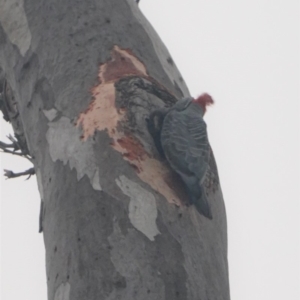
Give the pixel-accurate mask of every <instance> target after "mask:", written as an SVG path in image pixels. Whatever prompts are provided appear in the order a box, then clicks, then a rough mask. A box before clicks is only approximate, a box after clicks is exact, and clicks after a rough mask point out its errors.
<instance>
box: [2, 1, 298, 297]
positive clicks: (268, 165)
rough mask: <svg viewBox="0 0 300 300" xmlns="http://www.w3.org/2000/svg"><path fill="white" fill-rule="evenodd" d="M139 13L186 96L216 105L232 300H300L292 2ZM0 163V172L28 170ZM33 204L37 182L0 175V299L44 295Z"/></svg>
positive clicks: (189, 5) (207, 4)
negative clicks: (151, 28)
mask: <svg viewBox="0 0 300 300" xmlns="http://www.w3.org/2000/svg"><path fill="white" fill-rule="evenodd" d="M140 8H141V10H142V11H143V12H144V14H145V15H146V17H147V18H148V19H149V21H150V22H151V23H152V25H153V26H154V27H155V29H156V30H157V32H158V34H159V35H160V36H161V38H162V40H163V41H164V43H165V44H166V46H167V47H168V49H169V51H170V53H171V55H172V57H173V59H174V61H175V62H176V64H177V66H178V68H179V70H180V72H181V73H182V76H183V78H184V79H185V81H186V83H187V85H188V87H189V90H190V92H191V95H192V96H197V95H199V94H200V93H202V92H208V93H210V94H211V95H212V96H213V98H214V99H215V102H216V104H215V105H214V106H213V107H211V108H209V111H208V112H207V114H206V122H207V125H208V131H209V139H210V142H211V145H212V148H213V150H214V153H215V156H216V160H217V164H218V168H219V173H220V179H221V185H222V190H223V194H224V199H225V205H226V209H227V219H228V240H229V272H230V286H231V299H232V300H253V299H255V300H282V299H288V300H299V299H300V293H299V285H300V284H299V280H300V278H299V266H300V261H299V253H300V249H299V235H300V233H299V232H300V230H299V229H300V224H299V198H300V193H299V185H300V174H299V166H300V159H299V153H300V146H299V127H300V125H299V118H300V114H299V83H300V82H299V81H300V78H299V53H300V49H299V3H298V1H296V0H289V1H284V0H273V1H271V0H268V1H267V0H252V1H245V0H244V1H238V0H227V1H220V0H219V1H216V0H188V1H179V0H163V1H162V0H160V1H158V0H141V2H140ZM1 126H2V128H1V129H2V132H1V140H4V139H5V136H6V135H7V134H8V133H9V132H10V131H9V127H8V126H7V125H6V124H5V123H4V122H2V120H1ZM0 159H1V163H2V166H1V169H12V170H14V171H23V170H25V169H26V168H29V167H30V164H29V163H27V162H26V161H25V160H24V159H18V158H17V157H16V158H15V157H10V156H8V155H5V154H2V155H1V157H0ZM1 173H2V170H1ZM39 202H40V198H39V195H38V192H37V186H36V179H35V177H34V178H32V179H31V180H29V181H24V178H21V179H12V180H3V177H2V176H1V204H2V208H1V218H2V221H1V234H2V237H1V251H2V255H1V258H2V265H1V275H2V292H1V295H2V299H3V300H16V299H26V300H27V299H31V300H43V299H45V300H46V298H47V296H46V295H47V293H46V275H45V266H44V265H45V263H44V261H45V257H44V255H45V253H44V244H43V236H42V235H41V234H38V233H37V231H38V215H39ZM141 300H142V299H141ZM191 300H197V299H191Z"/></svg>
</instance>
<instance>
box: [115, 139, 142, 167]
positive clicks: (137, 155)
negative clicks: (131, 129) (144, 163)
mask: <svg viewBox="0 0 300 300" xmlns="http://www.w3.org/2000/svg"><path fill="white" fill-rule="evenodd" d="M117 142H118V143H119V145H120V146H121V147H122V148H123V149H124V150H125V151H126V153H124V156H126V157H127V159H128V160H137V161H140V160H143V159H145V157H146V156H148V154H147V153H146V151H145V149H144V147H143V145H142V144H141V143H140V142H139V141H138V140H137V139H135V138H134V137H133V136H128V135H127V136H124V137H122V138H120V139H118V140H117Z"/></svg>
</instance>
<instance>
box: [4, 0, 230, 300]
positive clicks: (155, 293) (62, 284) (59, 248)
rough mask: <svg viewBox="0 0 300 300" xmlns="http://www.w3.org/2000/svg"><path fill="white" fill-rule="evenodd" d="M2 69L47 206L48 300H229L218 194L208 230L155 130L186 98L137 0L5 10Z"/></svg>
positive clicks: (14, 3) (58, 1)
mask: <svg viewBox="0 0 300 300" xmlns="http://www.w3.org/2000/svg"><path fill="white" fill-rule="evenodd" d="M0 68H1V70H2V74H4V75H3V76H4V77H5V78H6V80H7V84H8V91H9V92H10V93H8V94H9V95H10V96H9V97H8V99H7V102H8V104H9V107H10V108H11V110H10V111H9V112H8V113H9V116H10V120H11V122H12V123H13V125H14V130H15V132H16V133H17V134H18V136H19V139H20V141H23V142H24V148H27V147H28V149H29V150H28V151H29V153H30V155H31V156H32V157H33V163H34V168H35V171H36V175H37V180H38V185H39V191H40V195H41V199H42V201H43V211H42V226H43V234H44V241H45V248H46V271H47V280H48V282H47V284H48V299H55V300H60V299H63V300H69V299H72V300H77V299H91V300H92V299H107V300H108V299H109V300H115V299H123V300H126V299H130V300H132V299H143V300H147V299H149V300H150V299H181V300H184V299H189V300H198V299H203V300H214V299H222V300H223V299H224V300H225V299H226V300H227V299H229V283H228V266H227V229H226V215H225V208H224V203H223V198H222V193H221V189H220V186H219V185H218V186H217V188H214V189H210V188H209V187H208V193H209V200H210V205H211V207H212V212H213V220H212V221H211V220H208V219H206V218H205V217H203V216H201V215H199V214H198V213H197V211H196V210H195V208H194V207H193V206H189V207H187V206H186V204H185V203H186V201H185V199H186V194H185V192H184V191H183V189H182V188H181V186H180V182H179V181H178V179H177V178H176V176H173V175H174V174H173V173H172V171H171V170H170V169H169V167H168V166H167V165H166V163H164V162H162V161H161V160H160V158H159V156H158V154H157V153H156V150H155V149H154V146H153V141H152V140H151V137H150V136H149V133H148V131H147V128H146V122H145V119H146V118H147V117H148V116H149V113H150V112H151V110H153V109H155V108H157V107H161V106H170V105H172V104H174V102H175V101H176V99H179V98H180V97H182V96H186V95H188V89H187V87H186V85H185V83H184V81H183V79H182V77H181V75H180V73H179V72H178V70H177V68H176V66H175V64H174V62H173V60H172V59H171V57H170V55H169V53H168V51H167V50H166V48H165V46H164V45H163V44H162V42H161V41H160V39H159V38H158V36H157V35H156V33H155V32H154V31H153V29H152V27H151V26H150V25H149V23H148V22H147V21H146V20H145V18H144V16H143V15H142V13H141V12H140V11H139V8H138V6H137V5H136V2H135V0H127V1H125V0H106V1H104V0H102V1H100V0H98V1H96V0H85V1H74V0H73V1H71V0H47V1H41V0H28V1H26V0H24V1H23V0H9V1H5V0H0ZM212 163H214V162H212Z"/></svg>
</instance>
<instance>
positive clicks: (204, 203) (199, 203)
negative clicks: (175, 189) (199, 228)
mask: <svg viewBox="0 0 300 300" xmlns="http://www.w3.org/2000/svg"><path fill="white" fill-rule="evenodd" d="M193 204H194V205H195V207H196V209H197V210H198V212H199V213H200V214H202V215H203V216H205V217H206V218H208V219H210V220H211V219H212V213H211V209H210V206H209V203H208V199H207V196H206V193H205V191H204V190H203V189H202V191H201V195H200V196H199V195H198V197H197V198H194V199H193Z"/></svg>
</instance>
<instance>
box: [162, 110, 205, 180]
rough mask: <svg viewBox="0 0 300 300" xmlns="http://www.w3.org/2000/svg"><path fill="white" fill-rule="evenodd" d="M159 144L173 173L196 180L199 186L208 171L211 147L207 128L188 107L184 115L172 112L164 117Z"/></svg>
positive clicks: (197, 114)
mask: <svg viewBox="0 0 300 300" xmlns="http://www.w3.org/2000/svg"><path fill="white" fill-rule="evenodd" d="M161 142H162V147H163V149H164V152H165V155H166V157H167V159H168V161H169V163H170V165H171V166H172V168H173V169H174V170H175V171H180V172H182V173H183V174H185V175H188V176H189V175H190V176H196V177H197V178H198V179H199V181H200V182H202V179H203V177H204V175H205V172H206V170H207V168H208V162H209V158H210V146H209V142H208V138H207V132H206V124H205V122H204V120H203V118H202V117H201V115H200V114H199V111H197V109H196V110H193V105H190V106H189V107H188V108H187V109H186V110H185V111H181V112H178V111H176V110H171V111H170V112H169V113H168V114H167V116H166V117H165V120H164V124H163V128H162V133H161Z"/></svg>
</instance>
